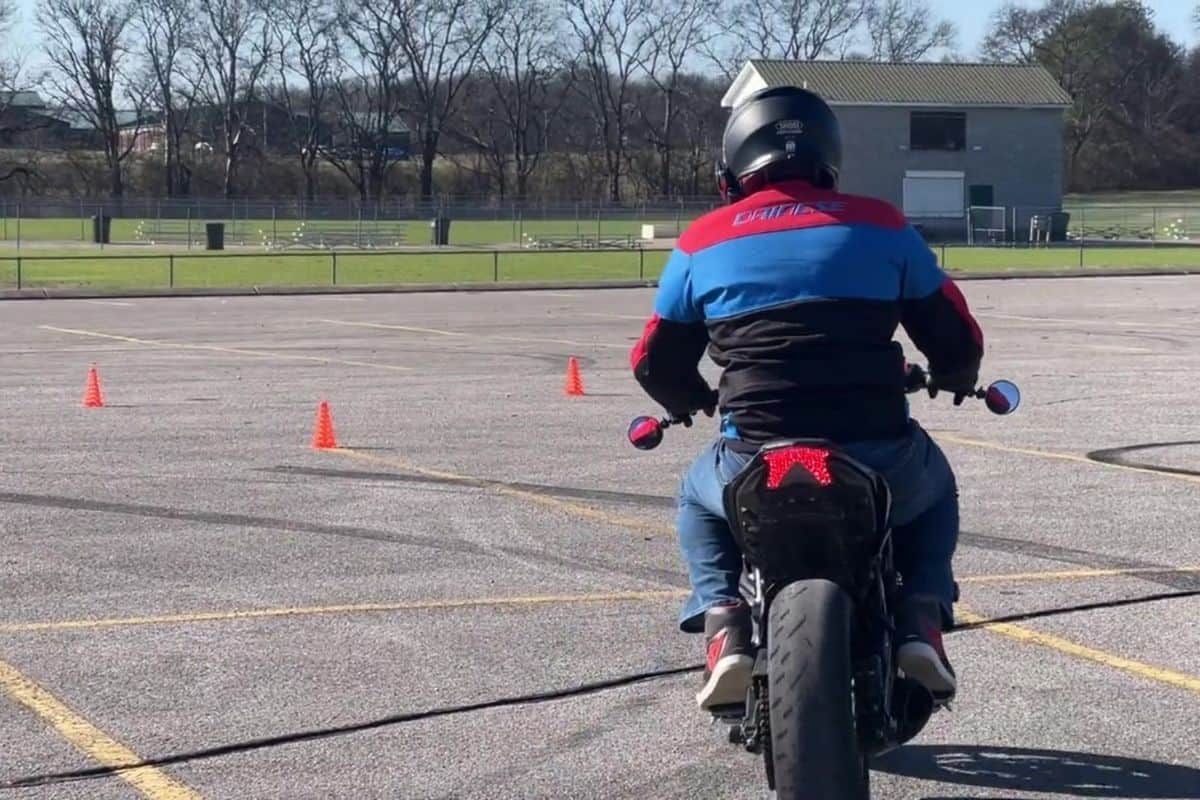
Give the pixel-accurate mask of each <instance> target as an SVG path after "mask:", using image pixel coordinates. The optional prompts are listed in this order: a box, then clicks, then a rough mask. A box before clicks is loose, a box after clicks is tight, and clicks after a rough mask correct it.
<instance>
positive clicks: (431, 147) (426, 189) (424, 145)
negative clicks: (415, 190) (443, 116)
mask: <svg viewBox="0 0 1200 800" xmlns="http://www.w3.org/2000/svg"><path fill="white" fill-rule="evenodd" d="M437 143H438V135H437V132H436V131H434V130H433V129H432V127H427V128H426V129H425V135H424V136H423V137H422V142H421V199H422V200H428V199H430V198H431V197H433V162H434V159H436V158H437Z"/></svg>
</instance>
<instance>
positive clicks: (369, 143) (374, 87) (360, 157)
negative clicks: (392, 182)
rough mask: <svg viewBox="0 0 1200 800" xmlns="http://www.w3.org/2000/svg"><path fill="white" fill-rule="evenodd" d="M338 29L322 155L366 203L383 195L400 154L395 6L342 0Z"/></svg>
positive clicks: (398, 38) (399, 73) (401, 61)
mask: <svg viewBox="0 0 1200 800" xmlns="http://www.w3.org/2000/svg"><path fill="white" fill-rule="evenodd" d="M337 19H338V28H339V30H340V31H341V35H342V37H343V39H344V42H343V47H342V54H341V58H340V59H339V60H338V65H337V69H338V71H339V75H338V77H337V79H336V82H335V83H334V86H333V96H334V100H335V102H336V106H337V122H336V130H335V132H334V133H335V138H334V142H333V145H332V146H331V147H327V148H324V149H323V150H322V155H323V156H324V157H325V159H326V160H327V161H328V162H329V163H330V164H331V165H332V166H333V167H334V168H335V169H337V170H338V171H339V172H341V173H342V174H343V175H345V176H346V177H347V178H348V179H350V181H351V182H352V183H353V184H354V185H355V187H356V188H357V189H358V193H359V198H360V199H361V200H363V201H366V200H367V199H369V198H374V199H376V200H378V199H380V198H381V197H383V193H384V190H385V188H386V186H387V177H388V174H389V172H390V171H391V169H392V167H393V166H394V165H395V163H396V162H397V161H398V160H399V159H400V158H401V157H402V156H403V155H404V154H403V153H400V152H398V150H399V148H398V147H397V144H398V141H397V140H398V139H399V138H400V136H401V135H402V134H404V133H406V131H404V130H403V122H402V119H401V112H402V111H403V110H404V104H403V99H402V97H401V85H400V84H401V80H402V74H403V71H404V69H405V60H404V53H403V49H402V47H401V35H402V34H401V21H400V17H399V14H398V13H397V9H396V6H395V5H394V4H392V3H390V2H389V3H380V2H377V1H376V0H341V3H340V5H339V6H338V14H337Z"/></svg>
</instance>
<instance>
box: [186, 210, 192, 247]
mask: <svg viewBox="0 0 1200 800" xmlns="http://www.w3.org/2000/svg"><path fill="white" fill-rule="evenodd" d="M187 249H188V250H191V249H192V207H191V206H188V209H187Z"/></svg>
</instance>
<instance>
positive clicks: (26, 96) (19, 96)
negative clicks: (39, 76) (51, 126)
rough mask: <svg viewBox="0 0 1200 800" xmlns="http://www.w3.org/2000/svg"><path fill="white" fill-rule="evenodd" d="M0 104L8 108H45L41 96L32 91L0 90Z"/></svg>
mask: <svg viewBox="0 0 1200 800" xmlns="http://www.w3.org/2000/svg"><path fill="white" fill-rule="evenodd" d="M0 106H8V107H10V108H28V109H38V108H45V107H46V102H45V101H44V100H42V96H41V95H40V94H38V93H37V92H33V91H28V90H26V91H16V92H0Z"/></svg>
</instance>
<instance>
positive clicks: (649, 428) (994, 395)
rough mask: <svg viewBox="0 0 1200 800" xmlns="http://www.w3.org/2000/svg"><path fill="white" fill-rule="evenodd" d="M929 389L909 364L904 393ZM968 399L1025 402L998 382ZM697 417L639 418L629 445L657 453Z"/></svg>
mask: <svg viewBox="0 0 1200 800" xmlns="http://www.w3.org/2000/svg"><path fill="white" fill-rule="evenodd" d="M928 387H929V373H928V372H927V371H926V370H925V368H924V367H922V366H920V365H919V364H908V365H906V367H905V378H904V391H905V393H906V394H913V393H915V392H919V391H921V390H922V389H926V388H928ZM965 396H966V397H971V398H974V399H976V400H983V401H984V403H985V404H986V405H987V408H988V410H989V411H991V412H992V413H993V414H998V415H1007V414H1011V413H1013V412H1014V411H1016V410H1017V406H1018V405H1020V403H1021V391H1020V389H1018V388H1017V385H1016V384H1015V383H1013V382H1012V381H1007V380H998V381H994V382H993V383H991V384H990V385H989V386H987V387H986V388H977V389H976V390H975V391H974V392H971V393H969V394H967V395H965ZM692 422H693V414H685V415H683V416H674V415H670V416H666V417H662V418H661V419H657V418H655V417H637V418H636V419H634V420H633V422H632V423H630V425H629V432H628V437H629V442H630V444H632V445H633V446H634V447H636V448H638V449H639V450H653V449H654V448H656V447H658V446H659V445H660V444H661V443H662V440H663V431H665V430H666V429H667V428H670V427H673V426H676V425H682V426H683V427H685V428H690V427H691V426H692Z"/></svg>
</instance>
